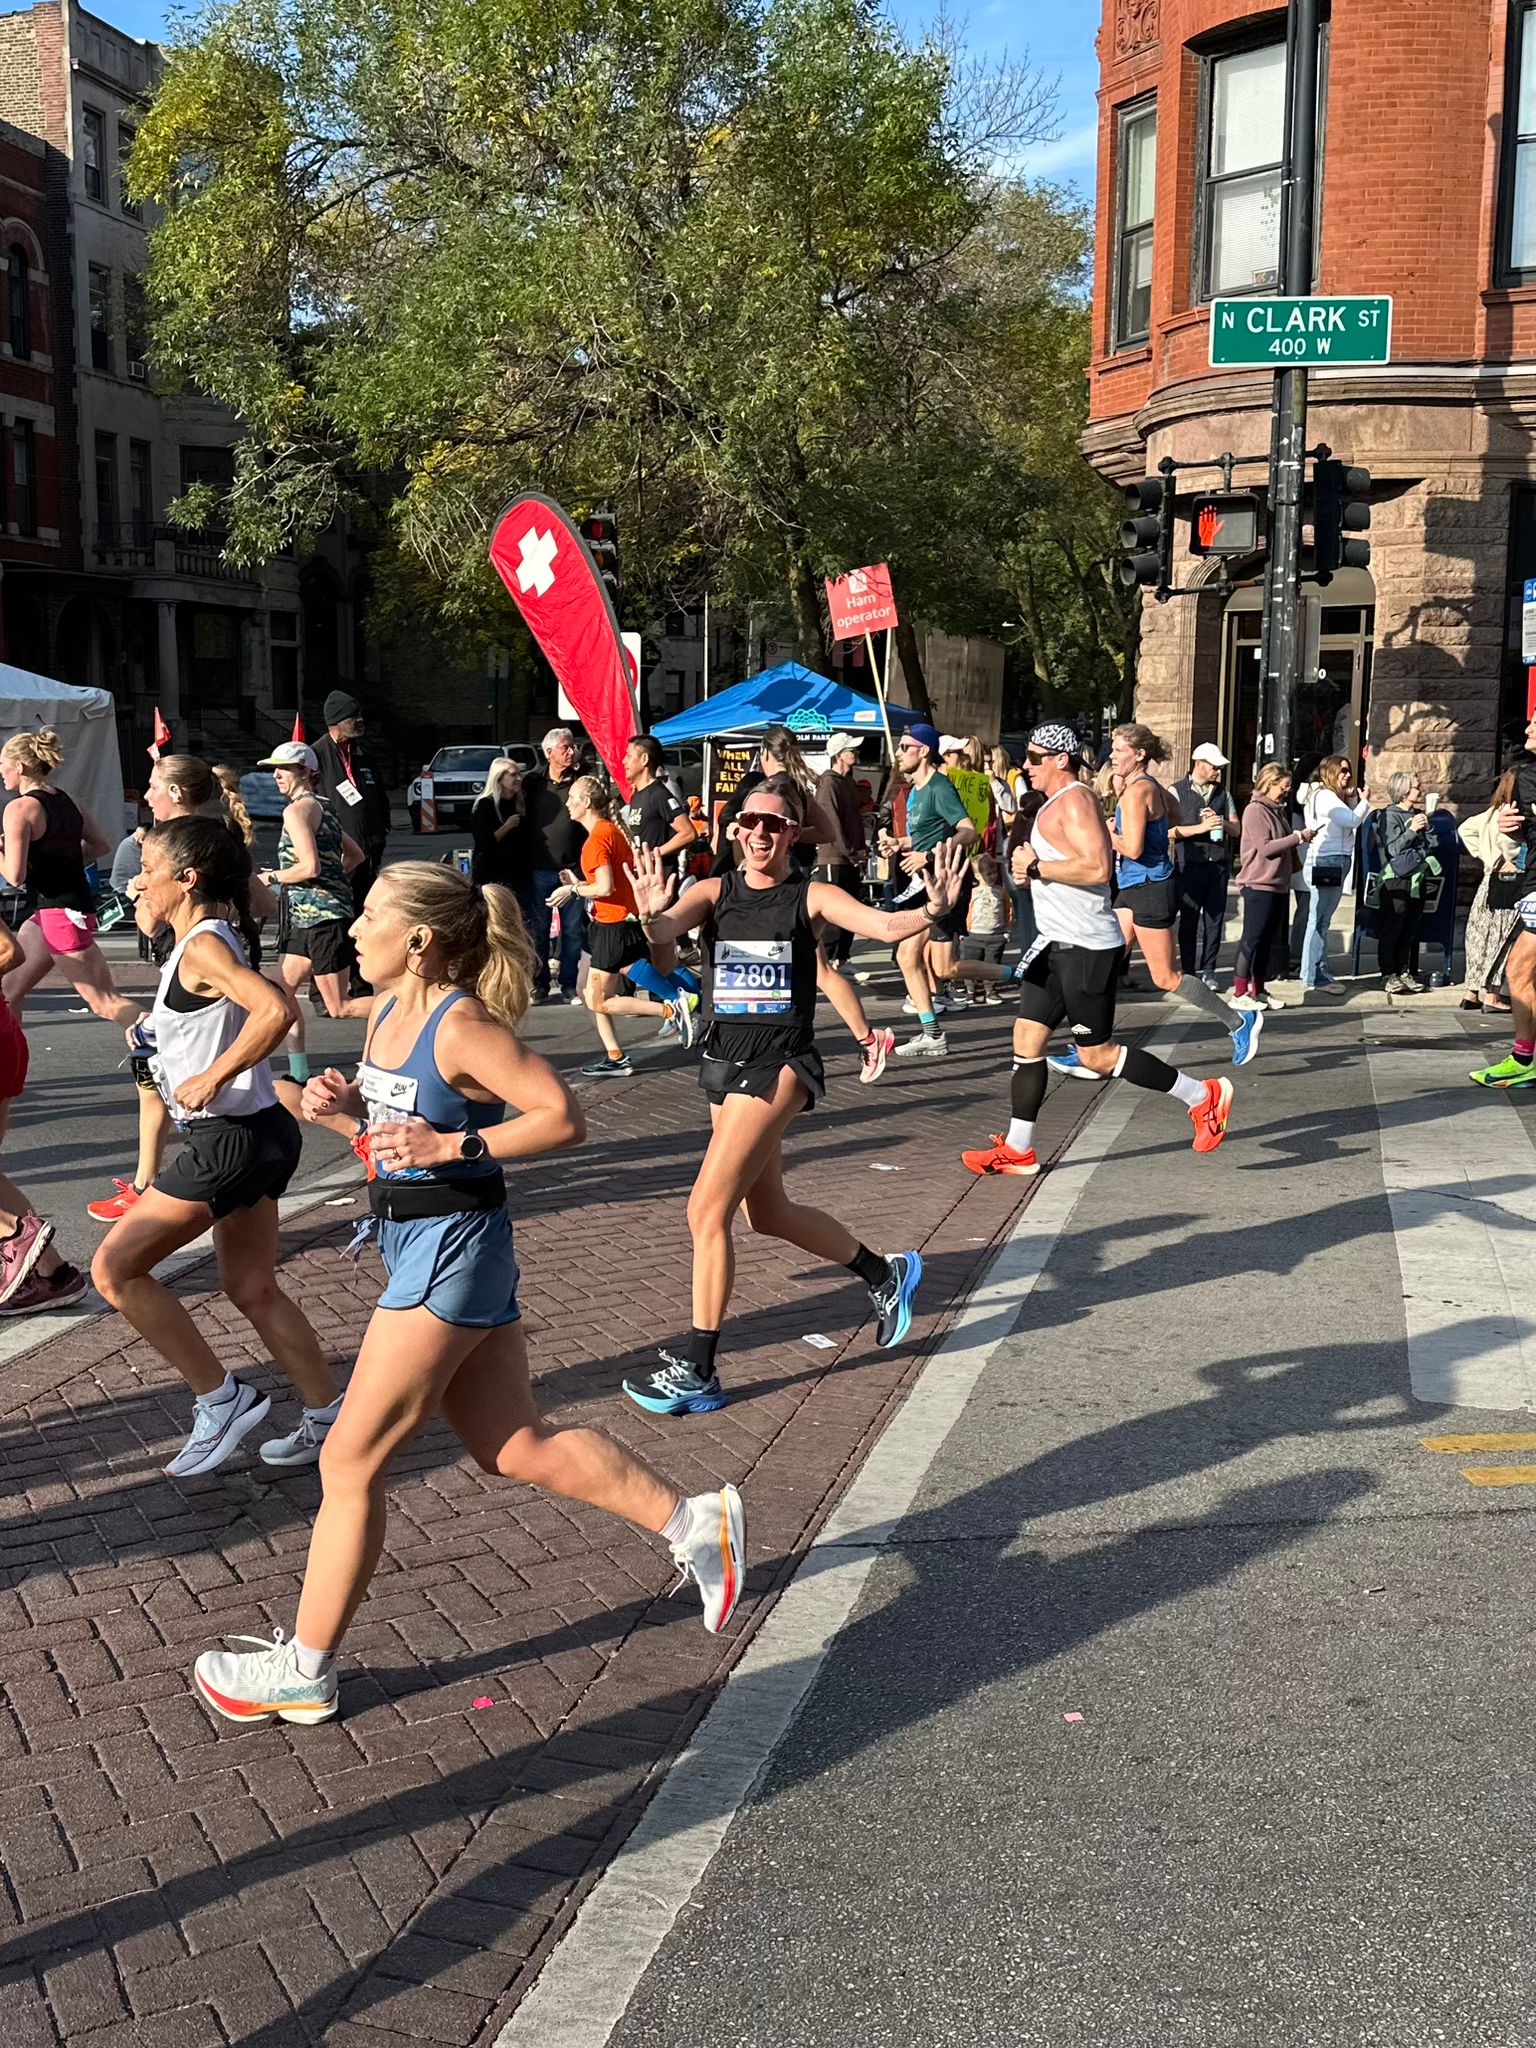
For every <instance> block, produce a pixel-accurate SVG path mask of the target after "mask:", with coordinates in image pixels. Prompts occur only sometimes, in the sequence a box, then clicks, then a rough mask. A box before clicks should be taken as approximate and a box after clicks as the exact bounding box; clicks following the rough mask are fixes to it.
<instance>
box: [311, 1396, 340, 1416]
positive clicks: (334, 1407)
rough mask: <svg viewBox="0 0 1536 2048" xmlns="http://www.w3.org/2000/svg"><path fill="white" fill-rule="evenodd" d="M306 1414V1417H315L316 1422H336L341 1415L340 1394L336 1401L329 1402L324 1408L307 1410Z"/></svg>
mask: <svg viewBox="0 0 1536 2048" xmlns="http://www.w3.org/2000/svg"><path fill="white" fill-rule="evenodd" d="M304 1413H305V1414H306V1415H313V1417H314V1418H315V1420H316V1422H334V1421H335V1420H336V1418H337V1416H338V1415H339V1414H340V1413H341V1396H340V1394H338V1395H337V1396H336V1398H335V1400H334V1401H331V1402H329V1403H328V1404H327V1405H326V1406H325V1407H324V1408H306V1409H305V1410H304Z"/></svg>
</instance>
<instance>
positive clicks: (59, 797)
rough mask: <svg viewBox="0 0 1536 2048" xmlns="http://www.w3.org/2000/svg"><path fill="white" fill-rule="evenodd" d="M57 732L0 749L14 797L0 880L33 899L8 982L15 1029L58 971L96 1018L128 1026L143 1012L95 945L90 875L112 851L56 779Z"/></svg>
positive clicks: (15, 739)
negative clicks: (35, 993) (32, 994)
mask: <svg viewBox="0 0 1536 2048" xmlns="http://www.w3.org/2000/svg"><path fill="white" fill-rule="evenodd" d="M63 761H64V749H63V748H62V747H61V746H60V744H59V736H58V734H57V733H56V732H53V731H50V730H49V729H48V728H47V727H44V728H43V730H42V731H41V732H17V733H12V735H11V737H10V738H9V739H8V740H7V741H6V743H5V745H4V746H3V747H0V783H3V784H4V786H5V788H6V790H7V791H8V792H10V796H11V800H10V802H9V803H8V804H7V805H6V807H5V844H4V847H3V849H0V874H3V875H4V876H5V879H6V881H8V882H9V883H10V884H11V886H12V888H15V889H19V888H23V887H24V888H25V889H26V892H27V918H26V922H25V923H24V924H23V925H22V927H21V930H20V931H19V932H18V933H17V935H16V936H17V939H18V940H19V942H20V945H21V959H20V960H19V961H18V963H17V964H16V966H15V967H13V968H12V969H11V971H10V972H9V973H8V974H7V975H6V977H5V1000H6V1003H7V1004H8V1005H9V1007H10V1010H11V1013H12V1015H13V1016H14V1017H15V1019H16V1021H17V1023H18V1024H19V1023H20V1022H21V1006H22V1003H23V1002H24V1001H25V999H26V996H27V993H28V991H29V990H30V989H34V988H36V987H37V984H38V983H39V982H40V981H41V980H42V979H43V977H44V975H45V974H47V973H48V972H49V971H50V970H51V969H54V968H57V970H58V971H59V973H60V974H62V975H63V976H64V978H65V980H66V981H68V982H69V983H70V984H71V985H72V986H73V987H74V988H75V989H76V990H77V992H78V993H79V995H80V996H81V997H82V998H83V1000H84V1001H85V1003H86V1005H87V1007H88V1008H89V1009H90V1011H91V1013H92V1015H93V1016H97V1017H100V1018H101V1019H102V1021H103V1022H104V1023H107V1024H125V1025H126V1024H129V1023H131V1022H132V1020H133V1019H134V1018H135V1017H136V1016H137V1015H138V1013H139V1012H138V1005H137V1004H136V1003H131V1002H129V1001H128V1000H127V999H126V998H125V997H124V996H121V995H119V993H118V991H117V988H116V986H115V985H114V983H113V980H112V970H111V968H110V967H108V965H107V960H106V955H105V954H104V953H103V952H102V950H101V948H100V946H98V945H97V943H96V899H95V897H94V896H93V895H92V893H91V888H90V884H89V882H88V881H87V880H86V875H85V870H86V864H87V862H89V861H93V860H99V859H100V858H101V857H102V855H103V854H105V853H109V852H110V851H111V843H110V842H109V841H108V839H107V838H106V836H105V834H104V833H103V832H102V830H101V828H100V827H99V826H98V825H97V823H96V821H95V820H94V819H93V818H91V817H89V816H88V815H87V814H86V813H85V812H84V811H83V810H81V808H80V806H79V805H78V804H77V803H76V802H75V800H74V798H73V797H72V796H68V795H66V794H65V792H64V791H63V790H62V789H55V788H54V786H53V784H52V782H51V781H50V779H49V778H50V777H51V776H52V775H53V773H54V772H55V770H56V769H58V768H60V767H61V766H62V765H63Z"/></svg>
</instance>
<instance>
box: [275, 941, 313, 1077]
mask: <svg viewBox="0 0 1536 2048" xmlns="http://www.w3.org/2000/svg"><path fill="white" fill-rule="evenodd" d="M277 973H278V979H279V980H280V981H281V982H282V984H283V987H284V988H285V989H286V990H287V991H288V993H289V995H291V996H292V997H293V1007H294V1018H293V1023H292V1024H291V1025H290V1026H289V1029H288V1036H287V1037H286V1038H285V1039H284V1040H283V1046H282V1049H283V1051H284V1052H286V1053H297V1054H298V1055H299V1057H300V1058H301V1059H302V1058H303V1056H304V1007H303V1005H302V1004H301V1003H300V1001H299V990H300V989H301V988H302V987H303V986H304V984H305V982H306V981H308V979H309V962H308V960H306V959H305V957H304V955H303V954H302V953H280V954H279V955H278V960H277Z"/></svg>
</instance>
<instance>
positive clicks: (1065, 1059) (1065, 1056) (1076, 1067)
mask: <svg viewBox="0 0 1536 2048" xmlns="http://www.w3.org/2000/svg"><path fill="white" fill-rule="evenodd" d="M1045 1064H1046V1065H1047V1066H1048V1067H1049V1068H1050V1070H1051V1072H1052V1073H1053V1074H1066V1075H1067V1076H1068V1077H1069V1078H1070V1079H1071V1080H1074V1081H1102V1080H1103V1078H1104V1076H1103V1075H1102V1074H1096V1073H1095V1072H1094V1071H1093V1069H1092V1067H1085V1066H1084V1065H1083V1062H1082V1057H1081V1055H1080V1054H1079V1052H1078V1050H1077V1047H1076V1046H1075V1045H1069V1046H1068V1047H1067V1049H1066V1051H1065V1052H1057V1053H1052V1054H1051V1055H1050V1057H1049V1058H1048V1059H1047V1060H1046V1063H1045Z"/></svg>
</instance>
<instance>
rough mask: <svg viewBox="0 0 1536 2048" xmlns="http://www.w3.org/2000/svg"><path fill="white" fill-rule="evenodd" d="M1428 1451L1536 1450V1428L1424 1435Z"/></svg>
mask: <svg viewBox="0 0 1536 2048" xmlns="http://www.w3.org/2000/svg"><path fill="white" fill-rule="evenodd" d="M1419 1442H1420V1443H1421V1444H1422V1445H1423V1446H1424V1448H1425V1450H1426V1451H1462V1452H1466V1451H1536V1429H1485V1430H1482V1431H1480V1432H1476V1433H1474V1434H1473V1435H1471V1436H1423V1437H1420V1438H1419Z"/></svg>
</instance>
